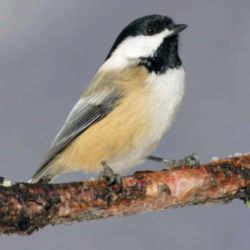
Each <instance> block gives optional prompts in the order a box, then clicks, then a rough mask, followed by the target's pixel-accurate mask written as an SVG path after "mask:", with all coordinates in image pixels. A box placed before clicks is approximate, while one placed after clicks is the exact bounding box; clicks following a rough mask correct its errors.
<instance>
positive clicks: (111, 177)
mask: <svg viewBox="0 0 250 250" xmlns="http://www.w3.org/2000/svg"><path fill="white" fill-rule="evenodd" d="M102 166H103V170H102V171H101V172H100V174H99V179H104V180H106V181H107V182H108V185H114V184H121V176H120V175H119V174H116V173H115V172H114V171H113V169H112V168H111V167H110V166H109V165H108V164H107V163H106V162H104V161H103V162H102Z"/></svg>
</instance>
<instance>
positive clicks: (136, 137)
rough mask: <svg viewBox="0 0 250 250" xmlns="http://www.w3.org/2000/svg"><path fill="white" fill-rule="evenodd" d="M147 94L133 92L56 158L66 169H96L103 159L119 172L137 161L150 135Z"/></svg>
mask: <svg viewBox="0 0 250 250" xmlns="http://www.w3.org/2000/svg"><path fill="white" fill-rule="evenodd" d="M148 98H149V95H148V94H147V89H145V92H142V91H141V92H139V93H138V92H135V93H134V94H130V95H129V96H128V97H126V98H124V99H123V101H122V103H121V104H119V105H118V106H117V107H116V108H115V109H114V110H113V111H112V112H111V113H110V114H109V115H107V116H106V117H105V118H103V119H102V120H100V121H99V122H97V123H96V124H94V125H92V126H91V127H90V128H89V129H87V130H86V131H84V132H83V133H82V134H81V135H80V136H78V137H77V138H76V139H75V140H74V141H73V142H72V143H71V145H69V146H68V147H67V148H66V149H65V150H64V152H63V153H62V154H61V156H60V157H59V158H58V160H57V165H61V166H62V167H63V168H64V169H65V170H67V171H71V170H72V171H84V172H98V171H100V170H101V168H102V165H101V162H102V161H105V162H106V163H107V164H108V165H110V167H112V168H113V169H114V170H115V171H117V172H120V171H121V170H122V169H124V168H129V167H131V166H132V165H134V164H136V163H138V161H139V160H140V159H141V158H142V155H143V153H144V151H145V150H144V147H143V146H142V144H143V142H144V140H145V136H147V134H149V130H150V129H151V128H150V126H149V125H150V124H149V118H150V117H149V113H148V109H147V108H145V107H146V103H148V100H149V99H148Z"/></svg>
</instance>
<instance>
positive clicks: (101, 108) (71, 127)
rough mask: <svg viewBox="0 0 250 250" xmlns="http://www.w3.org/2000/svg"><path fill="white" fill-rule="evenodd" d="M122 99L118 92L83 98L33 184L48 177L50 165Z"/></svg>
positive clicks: (73, 110)
mask: <svg viewBox="0 0 250 250" xmlns="http://www.w3.org/2000/svg"><path fill="white" fill-rule="evenodd" d="M120 97H121V95H120V94H119V93H118V92H117V91H109V92H108V91H107V92H103V93H99V94H98V95H96V96H92V97H84V98H81V99H80V101H78V102H77V103H76V105H75V106H74V107H73V109H72V111H71V112H70V113H69V115H68V117H67V118H66V121H65V123H64V125H63V127H62V128H61V130H60V131H59V133H58V134H57V136H56V137H55V139H54V142H53V143H52V145H51V148H50V150H49V152H48V154H47V155H46V157H45V159H44V160H43V162H42V163H41V165H40V167H39V169H38V170H37V172H36V173H35V174H34V176H33V177H32V179H31V182H37V181H39V180H40V179H41V178H43V176H46V172H47V170H48V167H49V163H50V162H51V161H52V160H53V159H54V158H55V157H56V156H57V155H58V154H60V153H61V152H62V151H63V150H64V149H65V148H66V147H67V146H68V145H69V144H70V143H71V142H72V141H73V140H74V139H75V138H76V137H77V136H78V135H79V134H81V133H83V132H84V131H85V130H86V129H88V128H89V127H90V126H91V125H93V124H94V123H96V122H98V121H99V120H101V119H102V118H104V117H105V116H107V115H108V114H109V113H110V112H111V111H112V110H113V108H114V107H115V105H116V104H117V102H118V101H119V99H120Z"/></svg>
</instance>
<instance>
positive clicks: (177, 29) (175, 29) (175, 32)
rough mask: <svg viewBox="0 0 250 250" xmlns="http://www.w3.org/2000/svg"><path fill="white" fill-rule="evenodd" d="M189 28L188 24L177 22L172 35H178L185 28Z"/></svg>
mask: <svg viewBox="0 0 250 250" xmlns="http://www.w3.org/2000/svg"><path fill="white" fill-rule="evenodd" d="M186 28H187V25H186V24H176V25H175V26H174V28H173V33H172V35H176V34H178V33H180V32H181V31H183V30H184V29H186Z"/></svg>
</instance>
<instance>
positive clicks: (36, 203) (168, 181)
mask: <svg viewBox="0 0 250 250" xmlns="http://www.w3.org/2000/svg"><path fill="white" fill-rule="evenodd" d="M249 187H250V154H248V155H241V156H238V157H232V158H225V159H221V160H216V161H212V162H209V163H207V164H202V165H200V166H198V167H195V168H190V167H188V166H182V167H178V168H172V169H170V170H161V171H154V172H153V171H144V172H136V173H134V174H133V175H131V176H127V177H123V178H122V180H121V183H120V184H114V185H111V186H110V185H108V183H107V182H106V181H105V180H86V181H83V182H77V183H66V184H28V183H17V184H15V185H12V186H10V187H4V186H0V233H2V234H13V233H18V234H31V233H32V232H34V231H36V230H38V229H39V228H43V227H45V226H47V225H49V224H51V225H55V224H61V223H71V222H73V221H83V220H94V219H103V218H107V217H111V216H127V215H132V214H138V213H142V212H148V211H156V210H162V209H167V208H170V207H177V206H185V205H196V204H205V203H221V202H223V203H225V202H228V201H231V200H232V199H243V200H247V199H248V197H249V194H250V192H249V190H250V188H249Z"/></svg>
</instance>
